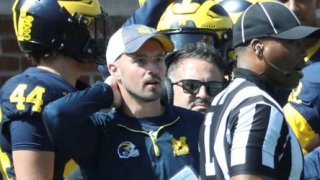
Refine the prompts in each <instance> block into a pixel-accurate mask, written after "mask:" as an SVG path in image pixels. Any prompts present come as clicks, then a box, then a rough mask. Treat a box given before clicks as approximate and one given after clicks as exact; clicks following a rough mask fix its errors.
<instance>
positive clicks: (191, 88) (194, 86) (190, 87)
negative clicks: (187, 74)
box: [182, 80, 201, 94]
mask: <svg viewBox="0 0 320 180" xmlns="http://www.w3.org/2000/svg"><path fill="white" fill-rule="evenodd" d="M182 86H183V88H184V89H185V90H186V91H188V92H189V93H192V94H197V93H198V91H199V89H200V87H201V82H200V81H196V80H184V81H182Z"/></svg>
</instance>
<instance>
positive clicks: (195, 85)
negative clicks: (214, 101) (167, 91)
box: [172, 79, 226, 97]
mask: <svg viewBox="0 0 320 180" xmlns="http://www.w3.org/2000/svg"><path fill="white" fill-rule="evenodd" d="M172 85H177V86H180V87H181V88H182V89H183V92H185V93H188V94H193V95H196V94H198V93H199V91H200V88H201V87H202V86H205V87H206V91H207V93H208V95H209V96H211V97H214V96H216V95H217V94H219V93H220V92H221V91H222V90H223V89H224V88H225V87H226V82H218V81H207V82H202V81H198V80H195V79H182V80H180V81H177V82H174V83H172Z"/></svg>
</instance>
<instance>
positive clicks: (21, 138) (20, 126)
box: [0, 67, 83, 179]
mask: <svg viewBox="0 0 320 180" xmlns="http://www.w3.org/2000/svg"><path fill="white" fill-rule="evenodd" d="M19 85H20V86H21V85H26V89H25V90H24V91H23V95H24V97H26V96H27V95H28V94H30V92H32V90H34V89H35V88H36V87H42V88H44V89H45V91H44V93H43V96H42V102H43V104H42V105H41V106H40V111H39V112H37V111H34V110H33V109H32V108H33V106H34V104H33V103H28V102H25V103H24V105H25V108H24V109H17V103H16V102H13V101H12V100H10V96H11V95H12V93H13V92H14V90H15V89H16V88H17V87H18V86H19ZM81 86H83V85H81ZM75 90H76V88H75V87H73V86H72V85H71V84H70V83H68V82H67V81H65V80H64V79H62V78H61V77H60V76H58V75H56V74H53V73H50V72H48V71H45V70H41V69H39V68H33V67H32V68H28V69H27V70H26V71H25V72H23V73H22V74H19V75H16V76H14V77H12V78H11V79H9V80H8V81H7V82H6V83H5V84H4V85H3V86H2V88H1V90H0V98H1V99H0V103H1V104H0V106H1V108H2V116H3V117H2V122H1V133H0V136H1V138H0V145H1V148H2V149H3V150H4V151H5V152H7V153H8V154H9V157H11V153H12V149H13V150H40V151H52V152H53V151H55V152H56V156H55V172H54V178H55V179H62V175H63V169H64V164H65V163H66V162H67V161H68V160H69V159H70V158H69V157H68V155H66V154H63V153H61V152H60V151H59V148H57V147H55V145H54V144H53V143H52V141H51V140H50V139H49V137H48V134H47V132H46V129H45V127H44V125H43V122H42V116H41V113H42V109H43V107H44V106H45V105H47V104H48V103H49V102H51V101H54V100H56V99H58V98H60V97H62V96H64V95H65V94H68V93H71V92H73V91H75ZM10 174H12V173H10ZM13 176H14V175H13Z"/></svg>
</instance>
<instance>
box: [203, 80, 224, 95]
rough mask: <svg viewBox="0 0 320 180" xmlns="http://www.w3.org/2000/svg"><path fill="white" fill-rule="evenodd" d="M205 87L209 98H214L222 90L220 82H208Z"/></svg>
mask: <svg viewBox="0 0 320 180" xmlns="http://www.w3.org/2000/svg"><path fill="white" fill-rule="evenodd" d="M206 86H207V92H208V94H209V95H210V96H216V95H217V94H219V93H220V92H221V91H222V90H223V84H222V83H220V82H208V83H207V85H206Z"/></svg>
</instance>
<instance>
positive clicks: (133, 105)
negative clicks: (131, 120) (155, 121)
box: [122, 98, 164, 118]
mask: <svg viewBox="0 0 320 180" xmlns="http://www.w3.org/2000/svg"><path fill="white" fill-rule="evenodd" d="M122 111H123V113H124V114H126V115H127V116H131V117H135V118H145V117H156V116H160V115H162V114H163V113H164V106H163V105H161V102H160V100H156V101H152V102H140V101H139V102H138V101H136V100H133V99H128V98H124V101H123V104H122Z"/></svg>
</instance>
